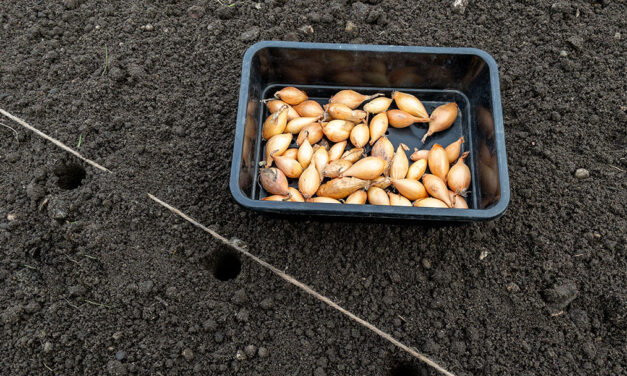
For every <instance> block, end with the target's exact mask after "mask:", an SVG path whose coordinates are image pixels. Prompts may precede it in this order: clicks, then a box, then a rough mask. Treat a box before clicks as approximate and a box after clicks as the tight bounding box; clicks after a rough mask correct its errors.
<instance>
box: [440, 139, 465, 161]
mask: <svg viewBox="0 0 627 376" xmlns="http://www.w3.org/2000/svg"><path fill="white" fill-rule="evenodd" d="M463 143H464V136H461V137H460V138H459V139H457V141H455V142H453V143H451V144H450V145H449V146H447V147H446V148H444V151H446V156H447V157H448V163H450V164H452V163H453V162H455V161H456V160H457V158H459V153H461V151H462V144H463Z"/></svg>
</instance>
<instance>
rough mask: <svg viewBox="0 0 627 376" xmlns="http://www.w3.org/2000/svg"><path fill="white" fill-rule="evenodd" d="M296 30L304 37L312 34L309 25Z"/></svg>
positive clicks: (312, 29)
mask: <svg viewBox="0 0 627 376" xmlns="http://www.w3.org/2000/svg"><path fill="white" fill-rule="evenodd" d="M298 30H300V32H301V33H303V34H305V35H311V34H313V33H314V28H313V27H312V26H311V25H305V26H301V27H299V28H298Z"/></svg>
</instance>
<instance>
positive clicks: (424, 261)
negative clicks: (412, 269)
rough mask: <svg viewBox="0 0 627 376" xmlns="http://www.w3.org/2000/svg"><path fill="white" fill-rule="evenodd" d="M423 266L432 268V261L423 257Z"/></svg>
mask: <svg viewBox="0 0 627 376" xmlns="http://www.w3.org/2000/svg"><path fill="white" fill-rule="evenodd" d="M422 266H423V267H424V268H425V269H431V261H430V260H429V259H426V258H423V259H422Z"/></svg>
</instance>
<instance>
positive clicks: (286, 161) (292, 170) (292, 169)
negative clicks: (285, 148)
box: [273, 155, 303, 178]
mask: <svg viewBox="0 0 627 376" xmlns="http://www.w3.org/2000/svg"><path fill="white" fill-rule="evenodd" d="M273 158H274V163H276V167H277V168H278V169H279V170H281V171H282V172H283V173H284V174H285V176H287V177H288V178H297V177H299V176H300V174H302V173H303V166H301V165H300V163H298V161H297V160H296V159H292V158H288V157H283V156H280V155H275V156H274V157H273Z"/></svg>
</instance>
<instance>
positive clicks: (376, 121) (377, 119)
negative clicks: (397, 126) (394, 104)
mask: <svg viewBox="0 0 627 376" xmlns="http://www.w3.org/2000/svg"><path fill="white" fill-rule="evenodd" d="M387 130H388V117H387V115H386V114H385V113H384V112H382V113H380V114H377V115H375V116H374V117H373V118H372V120H370V145H374V143H375V142H377V140H378V139H379V138H380V137H383V135H385V132H386V131H387Z"/></svg>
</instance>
